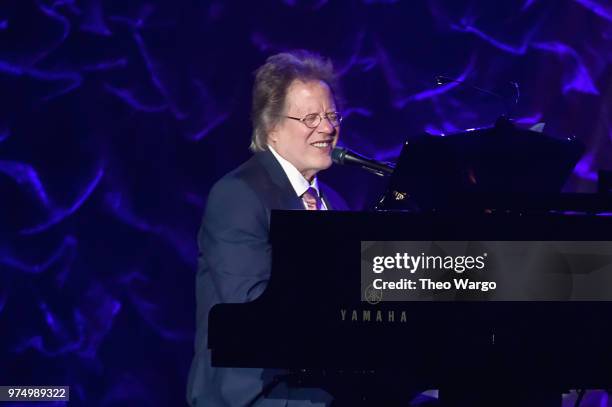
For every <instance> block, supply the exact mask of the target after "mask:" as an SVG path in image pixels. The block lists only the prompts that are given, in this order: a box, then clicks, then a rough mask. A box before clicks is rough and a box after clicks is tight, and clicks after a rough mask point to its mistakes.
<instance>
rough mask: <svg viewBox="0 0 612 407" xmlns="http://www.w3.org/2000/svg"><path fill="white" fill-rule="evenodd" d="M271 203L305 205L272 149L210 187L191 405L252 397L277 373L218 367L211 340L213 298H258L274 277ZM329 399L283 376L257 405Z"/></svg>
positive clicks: (334, 201)
mask: <svg viewBox="0 0 612 407" xmlns="http://www.w3.org/2000/svg"><path fill="white" fill-rule="evenodd" d="M319 189H320V191H321V196H322V198H323V200H324V201H325V204H326V205H327V207H328V208H329V209H339V210H345V209H348V208H347V206H346V203H345V202H344V201H343V200H342V199H341V198H340V197H339V196H338V195H337V194H336V193H335V192H333V191H332V190H331V189H329V188H327V187H325V186H324V185H323V184H320V186H319ZM272 209H304V206H303V204H302V201H301V199H300V198H299V197H298V196H297V195H296V193H295V190H294V189H293V187H292V186H291V183H290V182H289V179H288V178H287V176H286V174H285V172H284V171H283V169H282V167H281V166H280V164H279V163H278V161H277V160H276V158H274V156H273V155H272V153H271V152H270V151H265V152H260V153H257V154H255V155H254V156H253V157H252V158H251V159H250V160H248V161H247V162H245V163H244V164H242V165H241V166H240V167H238V168H237V169H235V170H234V171H232V172H230V173H229V174H227V175H225V176H224V177H223V178H221V179H220V180H219V181H218V182H217V183H216V184H215V185H214V186H213V188H212V189H211V191H210V194H209V196H208V203H207V205H206V210H205V213H204V220H203V223H202V227H201V228H200V232H199V234H198V245H199V250H200V256H199V259H198V272H197V277H196V300H197V316H196V318H197V320H196V322H197V332H196V340H195V357H194V359H193V362H192V366H191V370H190V372H189V383H188V389H187V399H188V402H189V404H190V405H193V406H198V407H199V406H206V407H221V406H223V407H226V406H231V407H234V406H247V405H250V404H249V403H252V402H253V400H254V399H255V398H256V397H257V395H258V394H259V393H260V392H261V390H262V389H263V387H264V386H265V385H266V384H267V383H268V382H269V381H270V380H271V379H272V378H273V376H274V374H275V373H279V372H272V371H269V370H263V369H236V368H213V367H211V366H210V352H209V350H208V344H207V336H208V313H209V311H210V309H211V307H212V306H213V305H215V304H218V303H242V302H248V301H253V300H254V299H255V298H257V297H258V296H259V295H260V294H261V293H262V292H263V291H264V289H265V288H266V285H267V282H268V280H269V278H270V261H271V258H270V251H271V247H270V243H269V239H268V235H269V224H270V211H271V210H272ZM276 272H279V270H276ZM244 340H245V341H248V338H245V339H244ZM330 400H331V398H330V397H329V395H328V394H327V393H326V392H324V391H322V390H317V389H291V388H287V386H285V385H284V384H281V385H278V386H276V387H275V388H274V390H273V391H272V393H271V395H270V398H265V399H264V398H262V399H259V400H258V401H257V402H256V403H255V406H262V407H263V406H265V407H273V406H274V407H282V406H296V407H297V406H300V407H301V406H324V405H326V404H329V401H330Z"/></svg>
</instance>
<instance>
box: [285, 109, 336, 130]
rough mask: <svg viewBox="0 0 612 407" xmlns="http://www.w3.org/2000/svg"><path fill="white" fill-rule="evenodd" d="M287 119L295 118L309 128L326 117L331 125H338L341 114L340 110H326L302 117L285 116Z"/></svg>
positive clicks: (315, 125) (317, 124)
mask: <svg viewBox="0 0 612 407" xmlns="http://www.w3.org/2000/svg"><path fill="white" fill-rule="evenodd" d="M285 117H286V118H287V119H293V120H297V121H299V122H302V123H304V126H306V127H308V128H309V129H316V128H317V127H318V126H319V124H321V120H323V119H327V120H329V122H330V123H331V125H332V126H334V127H338V126H340V123H342V115H341V114H340V112H328V113H310V114H307V115H306V116H304V117H302V118H301V119H300V118H299V117H291V116H285Z"/></svg>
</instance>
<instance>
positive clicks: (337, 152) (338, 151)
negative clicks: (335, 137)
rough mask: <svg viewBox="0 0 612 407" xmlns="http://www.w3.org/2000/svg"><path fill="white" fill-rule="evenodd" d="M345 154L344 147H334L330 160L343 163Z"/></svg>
mask: <svg viewBox="0 0 612 407" xmlns="http://www.w3.org/2000/svg"><path fill="white" fill-rule="evenodd" d="M345 155H346V149H345V148H342V147H335V148H334V149H333V150H332V154H331V156H332V161H333V162H334V163H336V164H344V156H345Z"/></svg>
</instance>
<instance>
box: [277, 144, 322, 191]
mask: <svg viewBox="0 0 612 407" xmlns="http://www.w3.org/2000/svg"><path fill="white" fill-rule="evenodd" d="M268 148H269V149H270V151H271V152H272V154H273V155H274V157H275V158H276V160H277V161H278V163H279V164H280V165H281V167H283V171H285V174H286V175H287V178H289V182H290V183H291V186H292V187H293V189H294V191H295V193H296V194H297V196H302V195H303V194H304V192H306V191H307V190H308V188H314V189H316V191H317V194H319V196H321V192H320V191H319V182H318V181H317V177H316V176H315V177H313V179H312V182H311V183H309V182H308V180H307V179H306V178H304V176H303V175H302V174H301V173H300V172H299V171H298V169H297V168H295V166H294V165H293V164H291V163H290V162H289V161H287V160H285V159H284V158H283V157H281V156H280V154H278V153H277V152H276V151H274V149H273V148H272V146H271V145H269V144H268Z"/></svg>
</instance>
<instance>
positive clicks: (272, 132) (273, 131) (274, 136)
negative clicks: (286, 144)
mask: <svg viewBox="0 0 612 407" xmlns="http://www.w3.org/2000/svg"><path fill="white" fill-rule="evenodd" d="M277 141H278V124H275V125H274V126H272V128H270V129H269V130H268V137H267V142H268V144H272V143H276V142H277Z"/></svg>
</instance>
